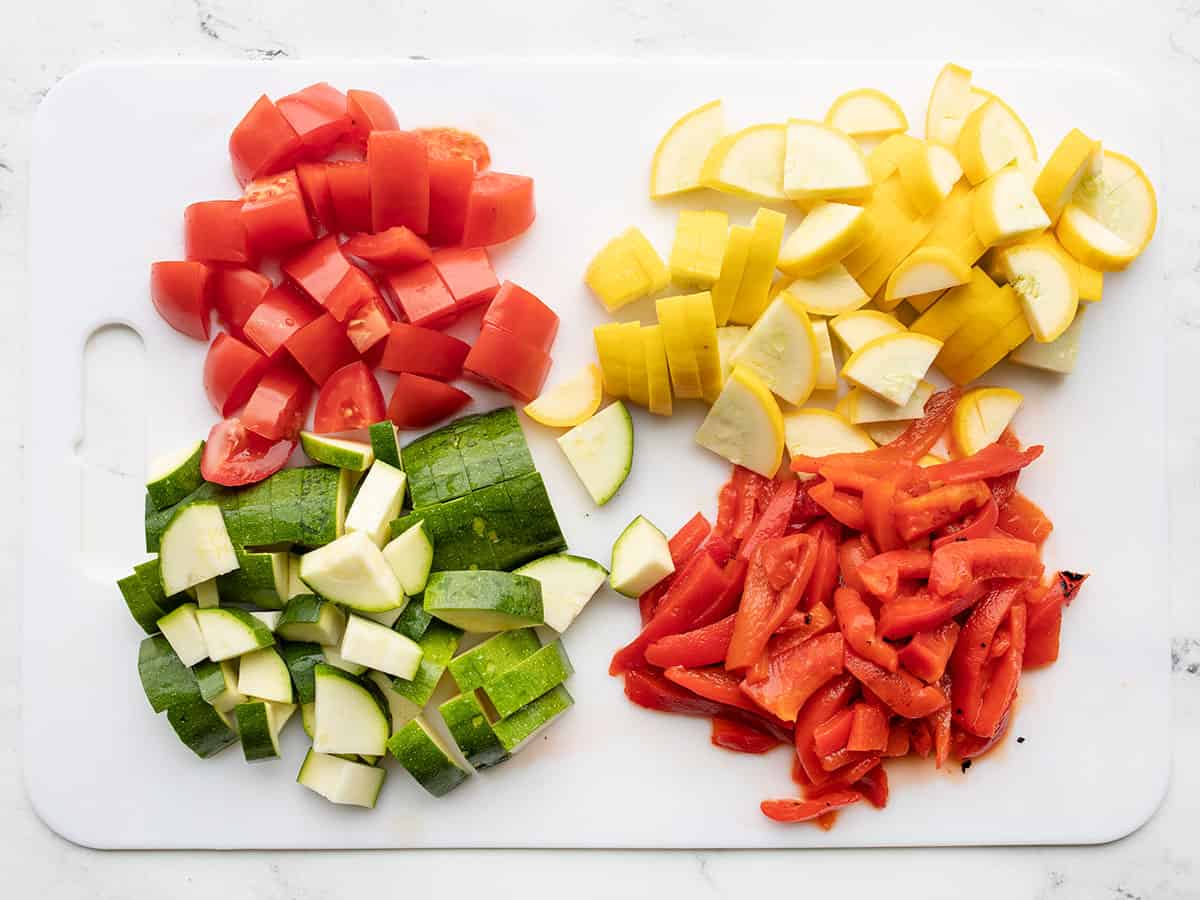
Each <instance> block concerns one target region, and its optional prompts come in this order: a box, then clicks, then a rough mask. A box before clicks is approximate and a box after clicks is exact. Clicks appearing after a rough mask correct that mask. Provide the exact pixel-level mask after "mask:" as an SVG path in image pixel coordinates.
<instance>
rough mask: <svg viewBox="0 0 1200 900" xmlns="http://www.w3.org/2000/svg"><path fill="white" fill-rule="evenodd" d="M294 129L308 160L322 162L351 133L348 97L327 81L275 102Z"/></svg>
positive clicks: (311, 85)
mask: <svg viewBox="0 0 1200 900" xmlns="http://www.w3.org/2000/svg"><path fill="white" fill-rule="evenodd" d="M275 105H276V106H277V107H278V108H279V111H280V113H282V114H283V117H284V118H285V119H287V121H288V124H290V125H291V126H292V128H293V129H295V131H296V134H297V135H298V136H299V138H300V143H301V144H302V145H303V148H304V149H303V155H304V156H305V157H306V158H308V159H322V158H324V157H325V156H326V155H327V154H328V153H329V151H330V150H332V149H333V145H334V144H336V143H337V142H338V141H339V140H340V139H341V138H342V137H343V136H344V135H345V134H347V133H348V132H349V131H350V128H351V122H350V114H349V112H347V100H346V95H345V94H343V93H342V92H341V91H339V90H338V89H337V88H335V87H332V86H331V85H329V84H328V83H326V82H324V81H319V82H317V83H316V84H310V85H309V86H308V87H306V88H302V89H301V90H299V91H297V92H296V93H294V94H288V95H287V96H286V97H280V98H279V99H278V100H276V101H275Z"/></svg>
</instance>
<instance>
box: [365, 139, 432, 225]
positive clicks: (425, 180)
mask: <svg viewBox="0 0 1200 900" xmlns="http://www.w3.org/2000/svg"><path fill="white" fill-rule="evenodd" d="M367 170H368V173H369V177H370V185H371V187H370V190H371V228H370V230H371V231H384V230H385V229H388V228H391V227H392V226H394V225H404V226H405V227H407V228H411V229H412V230H413V231H415V232H416V233H417V234H424V233H425V232H427V231H428V230H429V157H428V155H427V154H426V152H425V142H424V141H423V140H421V139H420V138H419V137H417V136H416V135H415V134H413V133H412V132H410V131H372V132H371V134H370V136H369V137H368V138H367Z"/></svg>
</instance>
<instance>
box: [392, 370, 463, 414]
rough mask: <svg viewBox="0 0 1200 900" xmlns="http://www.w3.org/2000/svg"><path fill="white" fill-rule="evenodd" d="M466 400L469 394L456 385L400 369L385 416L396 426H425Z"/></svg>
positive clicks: (449, 412) (461, 404)
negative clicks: (401, 371) (402, 371)
mask: <svg viewBox="0 0 1200 900" xmlns="http://www.w3.org/2000/svg"><path fill="white" fill-rule="evenodd" d="M470 402H471V395H470V394H468V393H465V392H463V391H460V390H459V389H458V388H456V387H451V386H450V385H448V384H443V383H442V382H440V381H434V380H433V379H432V378H422V377H421V376H420V375H413V374H411V373H409V372H404V373H401V375H400V377H399V378H398V379H397V380H396V389H395V390H394V391H393V392H392V399H391V400H390V401H389V402H388V408H387V417H388V418H389V419H391V420H392V423H393V424H394V425H395V426H396V427H397V428H428V427H429V426H430V425H436V424H437V423H438V422H440V421H442V420H443V419H446V418H449V417H450V416H452V415H454V414H455V413H456V412H458V411H459V410H460V409H462V408H463V407H464V406H466V405H467V404H468V403H470Z"/></svg>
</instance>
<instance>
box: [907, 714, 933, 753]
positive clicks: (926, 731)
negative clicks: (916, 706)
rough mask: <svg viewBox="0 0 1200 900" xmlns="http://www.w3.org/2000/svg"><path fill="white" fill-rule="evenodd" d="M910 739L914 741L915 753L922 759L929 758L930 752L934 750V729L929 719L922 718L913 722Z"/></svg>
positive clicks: (913, 749)
mask: <svg viewBox="0 0 1200 900" xmlns="http://www.w3.org/2000/svg"><path fill="white" fill-rule="evenodd" d="M909 739H910V741H911V742H912V751H913V753H915V754H917V756H919V757H921V759H928V758H929V754H930V753H932V752H933V731H932V730H931V729H930V727H929V721H928V720H927V719H920V720H918V721H916V722H913V723H912V731H911V733H910V735H909Z"/></svg>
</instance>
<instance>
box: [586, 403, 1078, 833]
mask: <svg viewBox="0 0 1200 900" xmlns="http://www.w3.org/2000/svg"><path fill="white" fill-rule="evenodd" d="M959 397H960V392H959V391H958V389H951V390H948V391H944V392H941V393H938V394H934V395H933V396H932V397H931V398H930V399H929V402H928V403H927V404H926V406H925V415H924V417H923V418H922V419H919V420H917V421H915V422H914V423H913V424H912V425H910V426H909V428H908V430H906V431H905V432H904V433H903V434H902V435H900V436H899V437H898V438H897V439H896V440H894V441H893V442H892V443H890V444H887V445H885V446H883V447H880V448H878V449H876V450H872V451H869V452H865V453H854V454H837V455H833V456H825V457H820V458H814V457H795V458H793V460H792V465H791V468H792V470H793V471H794V472H796V473H799V474H800V475H801V479H796V478H780V479H777V480H774V481H772V480H768V479H766V478H763V477H761V476H759V475H756V474H754V473H753V472H750V471H748V470H746V469H743V468H740V467H736V468H735V469H734V472H733V477H732V478H731V479H730V481H729V482H728V483H727V484H726V485H725V486H724V487H723V488H722V489H721V492H720V496H719V501H718V514H717V522H716V525H715V526H710V524H709V522H708V520H707V519H705V518H704V516H702V515H699V514H697V515H696V517H695V518H693V519H692V520H691V521H690V522H688V523H687V524H686V525H684V526H683V528H682V529H680V530H679V532H678V533H677V534H676V535H675V536H674V537H673V538H671V541H670V549H671V556H672V559H673V560H674V562H675V573H674V574H673V575H672V576H670V577H669V578H667V579H665V580H664V581H662V582H660V583H659V584H657V585H655V586H654V587H653V588H651V589H650V590H649V591H647V592H646V593H645V594H644V595H642V597H641V599H640V607H641V616H642V630H641V632H640V633H639V634H638V636H637V637H636V638H634V640H633V641H632V642H631V643H629V644H628V645H627V646H625V647H623V648H621V649H620V650H618V651H617V653H616V654H615V655H614V656H613V659H612V664H611V667H610V669H609V671H610V674H613V675H623V676H624V678H625V694H626V696H628V697H629V699H630V700H632V701H633V702H634V703H636V704H638V705H640V706H644V707H646V708H648V709H655V710H660V711H663V712H674V713H682V714H684V715H694V716H707V717H711V718H712V743H714V744H716V745H717V746H719V747H724V748H726V749H729V750H736V751H739V752H743V753H764V752H766V751H768V750H770V749H772V748H774V747H776V746H778V745H779V744H781V743H784V742H786V743H789V744H791V745H792V746H793V747H794V748H795V757H794V760H793V765H792V774H793V778H794V780H795V781H796V783H797V785H798V786H799V788H800V794H801V796H800V797H799V798H788V799H780V800H767V801H764V802H763V803H762V811H763V813H764V814H765V815H766V816H768V817H769V818H771V819H774V820H776V821H780V822H807V821H816V822H817V823H818V824H820V825H821V826H822V827H825V828H829V827H832V824H833V820H834V818H835V816H836V811H837V810H838V809H840V808H842V807H844V806H848V805H850V804H853V803H857V802H859V801H861V800H864V799H865V800H866V801H867V802H868V803H871V804H872V805H874V806H876V807H883V806H885V805H886V804H887V798H888V782H887V774H886V771H885V768H884V761H885V760H887V759H889V758H896V757H902V756H908V755H910V754H916V755H918V756H920V757H921V758H927V757H929V756H933V758H934V761H935V764H936V765H937V766H939V767H940V766H942V765H943V764H944V763H945V762H946V761H947V760H948V759H950V758H951V757H952V756H953V757H955V758H957V759H959V760H963V761H966V760H970V759H973V758H975V757H977V756H979V755H981V754H983V753H985V752H986V751H987V750H989V749H990V748H991V747H992V746H994V745H995V744H996V743H997V742H998V741H999V740H1000V739H1001V738H1002V737H1003V736H1004V734H1005V733H1006V731H1007V729H1008V726H1009V722H1010V718H1011V713H1012V710H1013V703H1014V701H1015V699H1016V696H1017V689H1018V686H1019V683H1020V678H1021V672H1022V671H1023V670H1025V669H1028V668H1032V667H1036V666H1046V665H1049V664H1050V663H1053V662H1054V661H1055V660H1056V659H1057V658H1058V644H1059V632H1060V629H1061V626H1062V613H1063V608H1064V607H1065V606H1066V605H1068V604H1069V603H1070V602H1071V600H1072V599H1073V598H1074V596H1075V594H1076V592H1077V591H1078V590H1079V587H1080V585H1081V584H1082V583H1083V581H1084V579H1085V578H1086V577H1087V576H1085V575H1077V574H1074V573H1072V572H1065V571H1064V572H1057V573H1054V574H1053V575H1050V576H1049V577H1046V574H1045V572H1044V566H1043V564H1042V561H1041V543H1042V541H1044V540H1045V538H1046V536H1047V535H1048V534H1049V533H1050V531H1051V529H1052V527H1053V526H1052V524H1051V523H1050V521H1049V519H1047V518H1046V516H1045V515H1044V514H1043V513H1042V511H1041V510H1040V509H1038V507H1037V506H1036V505H1035V504H1034V503H1033V502H1032V501H1030V500H1028V499H1027V498H1026V497H1024V496H1023V495H1022V494H1020V493H1018V492H1017V490H1016V484H1017V478H1018V475H1019V473H1020V471H1021V469H1023V468H1024V467H1025V466H1027V465H1029V464H1030V463H1031V462H1033V461H1034V460H1036V459H1037V458H1038V457H1039V456H1040V455H1041V453H1042V448H1041V447H1039V446H1034V447H1029V448H1027V449H1025V450H1022V449H1021V448H1020V446H1019V444H1018V442H1017V441H1016V439H1015V438H1014V437H1013V436H1012V434H1011V433H1010V432H1006V433H1005V435H1004V436H1003V437H1002V438H1001V440H1000V441H999V442H997V443H996V444H993V445H991V446H989V447H986V448H985V449H983V450H982V451H980V452H979V453H977V454H975V455H974V456H971V457H965V458H961V459H955V460H952V461H950V462H946V463H942V464H938V465H933V466H929V467H926V468H922V467H920V466H919V465H918V464H917V460H919V459H921V458H922V457H923V456H925V454H926V453H928V452H929V450H930V449H931V448H932V447H933V446H934V445H935V444H936V443H937V441H938V440H939V439H940V438H941V436H942V434H943V432H944V431H945V430H946V426H947V425H948V423H949V422H950V419H951V416H952V415H953V413H954V408H955V406H956V404H957V403H958V400H959Z"/></svg>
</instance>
